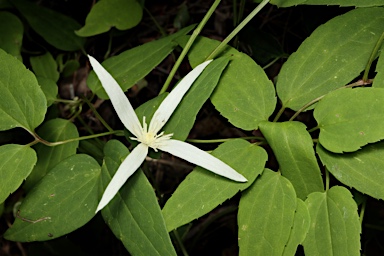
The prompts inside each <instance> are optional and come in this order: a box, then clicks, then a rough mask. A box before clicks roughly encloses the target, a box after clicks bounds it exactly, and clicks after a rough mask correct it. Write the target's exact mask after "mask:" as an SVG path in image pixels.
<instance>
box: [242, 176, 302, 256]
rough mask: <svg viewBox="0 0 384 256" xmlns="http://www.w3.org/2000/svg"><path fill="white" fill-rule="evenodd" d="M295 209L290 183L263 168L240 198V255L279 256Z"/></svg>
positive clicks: (290, 226)
mask: <svg viewBox="0 0 384 256" xmlns="http://www.w3.org/2000/svg"><path fill="white" fill-rule="evenodd" d="M295 210H296V194H295V189H294V188H293V186H292V184H291V183H290V182H289V181H288V180H287V179H286V178H284V177H282V176H281V175H280V174H279V173H277V172H273V171H271V170H268V169H266V170H265V171H264V172H263V174H262V175H261V177H260V178H259V179H257V180H256V182H255V183H254V184H253V185H252V186H251V187H250V188H249V189H247V190H246V191H245V192H244V194H243V195H242V196H241V199H240V204H239V213H238V225H239V235H238V236H239V238H238V240H239V247H240V254H239V255H240V256H241V255H282V254H283V252H284V248H285V245H286V243H287V241H288V239H289V235H290V232H291V228H292V224H293V222H294V217H295Z"/></svg>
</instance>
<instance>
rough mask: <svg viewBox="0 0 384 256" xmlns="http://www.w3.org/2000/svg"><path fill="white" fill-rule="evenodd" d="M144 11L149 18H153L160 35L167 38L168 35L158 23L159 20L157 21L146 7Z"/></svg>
mask: <svg viewBox="0 0 384 256" xmlns="http://www.w3.org/2000/svg"><path fill="white" fill-rule="evenodd" d="M144 10H145V12H146V13H147V14H148V15H149V17H150V18H151V20H152V21H153V23H154V24H155V26H156V28H157V29H158V30H159V32H160V34H161V35H162V36H164V37H165V36H166V35H167V33H166V32H165V31H164V29H163V28H162V27H161V26H160V24H159V23H158V22H157V20H156V19H155V17H153V15H152V13H151V12H150V11H149V10H148V9H147V8H145V7H144Z"/></svg>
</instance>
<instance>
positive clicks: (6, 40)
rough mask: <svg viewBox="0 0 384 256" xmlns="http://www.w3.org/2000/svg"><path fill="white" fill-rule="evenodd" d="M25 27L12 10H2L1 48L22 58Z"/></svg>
mask: <svg viewBox="0 0 384 256" xmlns="http://www.w3.org/2000/svg"><path fill="white" fill-rule="evenodd" d="M23 33H24V27H23V23H22V22H21V21H20V19H19V18H18V17H17V16H16V15H14V14H12V13H10V12H0V35H1V37H0V48H1V49H3V50H4V51H6V52H7V53H9V54H11V55H12V56H14V57H16V58H18V59H19V60H20V61H22V58H21V53H20V51H21V44H22V41H23Z"/></svg>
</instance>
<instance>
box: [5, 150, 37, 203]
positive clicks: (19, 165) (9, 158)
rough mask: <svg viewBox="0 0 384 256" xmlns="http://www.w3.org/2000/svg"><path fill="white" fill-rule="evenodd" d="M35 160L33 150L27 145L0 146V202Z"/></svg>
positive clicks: (18, 184)
mask: <svg viewBox="0 0 384 256" xmlns="http://www.w3.org/2000/svg"><path fill="white" fill-rule="evenodd" d="M36 161H37V157H36V153H35V151H34V150H33V149H31V148H30V147H28V146H22V145H13V144H8V145H4V146H0V181H1V185H0V186H1V189H0V203H2V202H4V200H5V199H7V197H8V196H9V194H10V193H12V192H14V191H15V190H16V189H17V188H18V187H19V186H20V185H21V183H22V182H23V181H24V180H25V178H26V177H28V175H29V174H30V173H31V171H32V169H33V166H34V165H35V164H36Z"/></svg>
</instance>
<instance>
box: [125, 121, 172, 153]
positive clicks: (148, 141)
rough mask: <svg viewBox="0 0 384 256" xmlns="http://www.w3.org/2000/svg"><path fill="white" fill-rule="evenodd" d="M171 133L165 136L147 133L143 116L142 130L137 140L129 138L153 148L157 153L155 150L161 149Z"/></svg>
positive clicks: (162, 133) (151, 132)
mask: <svg viewBox="0 0 384 256" xmlns="http://www.w3.org/2000/svg"><path fill="white" fill-rule="evenodd" d="M172 135H173V133H171V134H165V135H164V132H161V133H159V134H156V133H154V132H153V131H148V126H147V123H146V122H145V116H144V117H143V129H142V132H141V134H140V135H139V136H138V137H137V138H131V139H132V140H137V141H139V142H141V143H144V144H145V145H147V146H148V147H150V148H153V149H154V150H155V151H156V152H157V148H159V147H161V145H163V144H164V143H165V142H166V141H167V140H169V139H170V138H171V137H172Z"/></svg>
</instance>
